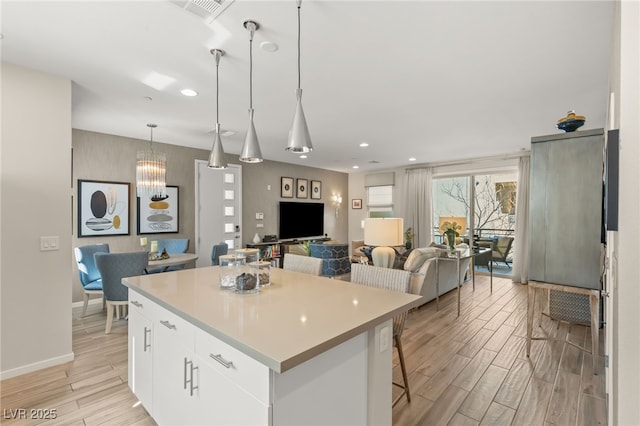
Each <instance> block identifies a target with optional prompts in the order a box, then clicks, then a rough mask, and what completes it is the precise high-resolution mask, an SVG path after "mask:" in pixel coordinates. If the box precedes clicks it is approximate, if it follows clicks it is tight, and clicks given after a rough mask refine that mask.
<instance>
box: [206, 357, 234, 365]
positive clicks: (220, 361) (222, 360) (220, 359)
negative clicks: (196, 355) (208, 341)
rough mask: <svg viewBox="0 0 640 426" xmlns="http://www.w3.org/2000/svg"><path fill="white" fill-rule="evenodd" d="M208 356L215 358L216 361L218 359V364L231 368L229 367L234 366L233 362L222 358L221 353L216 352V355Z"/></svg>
mask: <svg viewBox="0 0 640 426" xmlns="http://www.w3.org/2000/svg"><path fill="white" fill-rule="evenodd" d="M209 356H210V357H211V358H213V359H215V360H216V361H218V362H219V363H220V364H222V365H224V366H225V367H227V368H231V367H233V366H234V365H233V362H231V361H227V360H225V359H224V358H222V355H221V354H218V355H214V354H209Z"/></svg>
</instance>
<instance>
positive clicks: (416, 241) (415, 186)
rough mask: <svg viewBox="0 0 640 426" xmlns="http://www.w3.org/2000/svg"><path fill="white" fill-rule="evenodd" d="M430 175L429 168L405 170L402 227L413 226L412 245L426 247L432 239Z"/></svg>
mask: <svg viewBox="0 0 640 426" xmlns="http://www.w3.org/2000/svg"><path fill="white" fill-rule="evenodd" d="M432 177H433V170H432V169H431V168H424V169H411V170H407V194H406V195H407V198H406V200H407V203H406V209H405V212H406V213H405V218H404V227H405V229H406V228H413V233H414V238H413V247H426V246H428V245H429V244H431V242H432V241H433V211H432V208H431V204H432V199H433V194H432V185H433V183H432V180H433V178H432Z"/></svg>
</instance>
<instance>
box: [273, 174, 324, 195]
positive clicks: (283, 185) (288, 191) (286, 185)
mask: <svg viewBox="0 0 640 426" xmlns="http://www.w3.org/2000/svg"><path fill="white" fill-rule="evenodd" d="M294 194H295V198H311V199H312V200H321V199H322V182H321V181H319V180H312V181H311V187H309V180H307V179H295V185H294V178H292V177H285V176H283V177H281V178H280V197H282V198H293V197H294Z"/></svg>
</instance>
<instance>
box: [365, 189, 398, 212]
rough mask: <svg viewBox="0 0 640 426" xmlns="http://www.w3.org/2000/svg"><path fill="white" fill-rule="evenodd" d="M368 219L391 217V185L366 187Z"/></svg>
mask: <svg viewBox="0 0 640 426" xmlns="http://www.w3.org/2000/svg"><path fill="white" fill-rule="evenodd" d="M367 214H368V216H369V217H393V185H385V186H369V187H367Z"/></svg>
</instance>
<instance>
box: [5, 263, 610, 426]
mask: <svg viewBox="0 0 640 426" xmlns="http://www.w3.org/2000/svg"><path fill="white" fill-rule="evenodd" d="M493 288H494V290H493V294H490V292H489V280H488V277H487V276H481V275H478V276H476V290H475V291H472V286H471V283H467V284H465V285H464V287H463V290H462V311H461V315H460V317H457V315H456V292H455V291H453V292H450V293H448V294H446V295H445V296H444V297H442V298H440V309H439V310H436V306H435V301H434V302H431V303H428V304H427V305H425V306H423V307H421V308H420V309H419V310H415V311H412V312H411V313H410V314H409V317H408V320H407V324H406V329H405V332H404V334H403V336H402V341H403V347H404V353H405V357H406V363H407V368H408V373H409V382H410V385H411V394H412V400H411V403H407V402H406V399H403V400H401V401H400V402H399V403H398V404H397V405H396V407H395V408H394V409H393V424H394V425H396V426H398V425H429V426H431V425H511V424H513V425H544V426H550V425H596V424H601V425H602V424H606V418H607V412H606V403H605V394H604V392H605V391H604V388H605V384H604V364H603V357H602V356H601V357H599V368H598V373H599V374H598V375H593V374H592V373H593V371H592V362H591V355H589V354H587V353H583V352H582V351H580V350H578V349H576V348H575V347H574V346H572V345H569V344H565V343H564V342H562V341H534V342H533V345H532V353H531V358H527V357H526V355H525V336H526V299H527V294H526V290H527V287H526V286H521V285H517V284H512V283H511V281H510V280H507V279H501V278H494V283H493ZM78 315H79V309H78V310H75V309H74V312H73V351H74V353H75V360H74V361H73V362H71V363H67V364H64V365H61V366H56V367H51V368H48V369H45V370H41V371H37V372H34V373H30V374H26V375H23V376H20V377H15V378H12V379H8V380H5V381H3V382H0V406H1V409H2V413H0V414H1V415H2V417H0V423H2V424H3V425H5V424H6V425H22V424H46V425H127V426H128V425H154V424H155V423H154V422H153V420H152V419H151V418H150V417H149V416H148V414H147V413H146V411H145V410H144V409H143V408H142V407H141V406H140V405H136V402H137V400H136V398H135V397H134V396H133V395H132V394H131V392H130V390H129V388H128V385H127V323H126V321H122V320H120V321H114V325H113V329H112V334H110V335H105V334H104V326H105V320H106V315H105V313H104V311H101V310H100V305H92V306H90V307H89V310H88V315H87V316H86V317H84V318H78ZM535 333H536V335H540V336H542V335H543V333H548V334H549V335H553V336H555V337H558V338H562V339H564V338H567V339H569V340H570V341H572V342H574V343H577V344H581V345H584V346H586V347H590V333H589V329H588V328H586V327H583V326H576V325H574V326H572V327H571V329H570V330H569V327H568V326H567V325H566V324H560V326H559V327H557V324H556V323H555V322H552V321H550V320H549V319H548V318H546V317H543V321H542V328H538V327H536V330H535ZM603 335H604V333H601V337H602V338H604V336H603ZM602 343H603V342H601V345H600V347H601V348H602V347H603V344H602ZM394 380H401V374H400V367H399V366H398V364H397V358H395V357H394ZM20 408H22V409H25V410H26V414H27V417H28V415H29V411H30V410H31V409H44V410H53V409H55V410H56V419H50V420H44V419H26V420H25V419H16V418H13V419H12V418H11V417H15V415H13V416H12V413H15V411H14V412H12V411H10V410H16V409H20Z"/></svg>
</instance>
